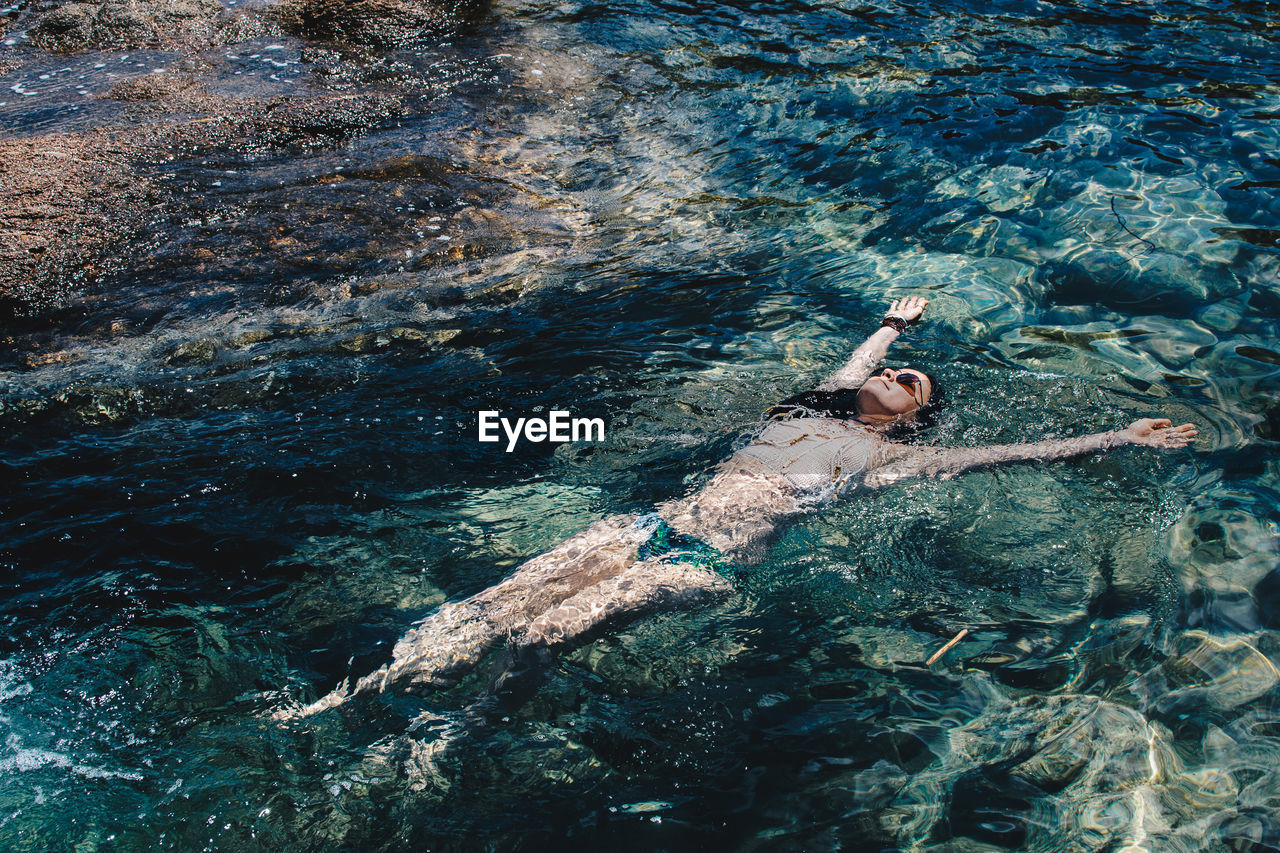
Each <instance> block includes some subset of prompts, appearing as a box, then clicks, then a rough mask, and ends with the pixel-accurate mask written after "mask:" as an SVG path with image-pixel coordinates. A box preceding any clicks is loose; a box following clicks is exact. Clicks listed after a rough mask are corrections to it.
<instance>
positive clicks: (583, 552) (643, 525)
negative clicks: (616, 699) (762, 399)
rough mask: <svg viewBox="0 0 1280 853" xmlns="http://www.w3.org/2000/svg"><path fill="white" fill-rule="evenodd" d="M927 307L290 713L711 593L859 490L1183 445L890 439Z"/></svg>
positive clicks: (923, 386)
mask: <svg viewBox="0 0 1280 853" xmlns="http://www.w3.org/2000/svg"><path fill="white" fill-rule="evenodd" d="M928 304H929V303H928V300H926V299H922V298H920V297H911V298H908V299H901V300H897V301H895V302H894V303H893V304H892V305H891V306H890V307H889V311H888V313H887V314H886V315H885V318H884V320H883V323H882V325H881V327H880V329H879V330H877V331H876V332H875V334H873V335H872V336H871V337H870V338H868V339H867V340H866V342H864V343H863V344H862V346H860V347H858V349H857V351H856V352H854V354H853V356H852V357H851V358H850V359H849V361H848V362H847V363H846V364H845V365H844V367H842V368H840V370H839V371H837V372H836V373H835V374H834V375H833V376H831V378H829V379H828V380H827V381H826V382H824V383H823V384H822V385H821V386H819V388H818V389H817V390H815V391H811V392H808V393H806V394H801V395H798V396H796V397H793V398H791V399H790V400H787V401H785V402H784V403H782V404H780V405H779V406H776V407H775V408H774V409H773V410H772V411H771V420H770V421H769V422H768V424H767V425H766V426H765V427H764V429H763V430H762V431H761V433H760V435H759V437H758V438H756V440H755V441H753V442H752V443H751V444H749V445H747V446H746V447H744V448H743V449H742V450H740V451H738V452H737V453H736V454H734V455H733V456H732V457H731V458H730V459H729V460H728V461H727V462H725V463H724V464H723V465H721V466H720V468H719V470H718V471H717V473H716V474H715V476H714V477H712V479H711V480H710V482H708V483H707V485H706V486H704V487H703V488H702V489H700V490H699V491H698V492H697V493H696V494H694V495H692V496H691V497H687V498H680V499H677V500H673V501H669V502H667V503H664V504H662V505H660V506H659V507H658V508H657V511H656V512H654V513H650V514H649V515H645V516H640V517H637V516H634V515H618V516H613V517H611V518H607V519H604V520H603V521H599V522H597V523H595V524H593V525H592V526H591V527H590V528H588V529H587V530H586V531H584V532H582V533H580V534H578V535H577V536H574V537H572V538H570V539H568V540H566V541H564V542H562V543H560V544H559V545H557V546H556V547H555V548H553V549H551V550H550V551H548V552H546V553H545V554H542V555H540V556H537V557H534V558H533V559H531V560H529V561H528V562H527V563H525V564H524V565H522V566H521V567H520V568H518V569H517V570H516V571H515V573H513V574H512V575H511V576H510V577H508V578H507V579H505V580H503V581H502V582H500V583H498V584H496V585H494V586H492V587H490V588H488V589H486V590H484V591H483V592H480V593H477V594H476V595H473V596H471V597H470V598H468V599H466V600H464V601H460V602H453V603H449V604H445V605H444V606H443V607H441V608H440V610H438V611H437V612H436V613H434V614H433V615H431V616H429V617H427V618H426V619H425V620H423V621H422V622H421V623H419V624H418V625H417V626H416V627H415V628H414V629H413V630H411V631H410V632H409V633H407V634H406V635H405V636H404V637H403V638H401V640H400V641H399V642H398V643H397V644H396V646H395V650H394V655H393V660H392V662H391V663H390V664H388V665H387V666H384V667H382V668H381V669H379V670H378V671H377V672H374V673H372V674H371V675H368V676H366V677H364V678H362V679H360V680H359V681H358V682H357V683H356V685H355V687H354V688H349V687H348V686H347V685H345V684H344V685H343V686H341V687H339V688H338V689H337V690H335V691H334V692H332V693H330V694H329V695H328V696H325V697H324V698H322V699H320V700H319V701H317V702H315V703H313V704H312V705H309V706H307V707H306V708H305V709H303V711H302V713H303V714H309V713H315V712H317V711H320V710H323V709H325V708H330V707H333V706H335V705H338V704H340V703H341V702H342V701H343V700H345V699H346V698H347V697H349V696H351V695H353V694H355V693H360V692H365V691H371V690H373V691H382V690H385V689H387V688H388V687H396V688H401V689H406V690H417V691H422V690H429V689H432V688H436V687H442V686H448V685H449V684H452V683H453V682H455V681H456V680H457V679H458V678H459V677H461V676H462V675H464V674H465V673H466V672H468V671H469V670H470V669H471V668H472V667H474V666H475V664H476V663H478V662H479V660H480V659H481V657H483V655H484V654H485V653H486V652H487V651H488V650H489V649H491V648H492V647H493V646H494V644H495V643H497V641H498V640H509V641H510V642H512V643H513V644H515V646H516V647H517V648H518V649H523V650H525V651H529V650H533V651H537V652H544V651H545V650H548V649H551V648H554V647H556V646H560V645H563V644H566V643H569V642H571V641H573V640H575V639H578V638H581V637H583V636H584V635H585V634H586V633H587V632H589V631H591V630H592V629H594V628H597V627H599V626H601V625H602V624H604V623H605V622H607V621H609V620H610V619H614V618H616V617H620V616H623V615H636V614H639V613H641V612H644V611H647V610H653V609H656V608H663V607H686V606H691V605H695V604H698V603H700V602H703V601H705V600H707V599H709V598H711V597H713V596H715V595H719V594H723V593H725V592H727V591H728V590H730V589H731V588H732V585H731V584H730V582H729V581H728V580H726V579H725V578H724V577H723V576H721V575H720V574H718V573H717V572H716V568H717V567H723V566H724V565H726V564H729V563H732V564H739V565H740V564H743V563H747V562H751V561H752V560H753V559H754V558H755V557H756V556H757V555H758V554H759V553H760V551H761V549H762V546H763V544H764V543H765V542H766V541H767V540H768V539H769V538H770V537H771V536H772V535H773V533H774V532H775V531H777V530H778V528H779V526H780V525H782V524H783V523H784V522H786V521H787V520H788V519H789V518H792V517H794V516H796V515H798V514H800V513H803V512H805V511H807V510H811V509H813V508H814V507H816V506H818V505H819V504H821V503H822V502H823V501H825V500H827V499H829V498H831V497H833V496H835V495H838V494H841V493H844V492H847V491H849V490H851V489H853V488H856V487H858V486H862V487H866V488H881V487H884V486H887V485H890V484H892V483H896V482H898V481H900V480H904V479H907V478H910V477H916V476H920V475H931V476H938V477H942V478H948V477H953V476H955V475H957V474H961V473H963V472H965V471H969V470H972V469H974V468H979V467H985V466H991V465H998V464H1003V463H1009V462H1021V461H1029V460H1037V461H1045V460H1052V459H1063V458H1066V457H1070V456H1077V455H1080V454H1083V453H1090V452H1093V451H1099V450H1109V449H1111V448H1113V447H1119V446H1121V445H1125V444H1144V445H1147V446H1150V447H1160V448H1178V447H1185V446H1186V445H1188V444H1189V443H1190V442H1191V441H1192V440H1193V439H1194V438H1195V436H1196V429H1195V427H1193V426H1192V425H1191V424H1182V425H1181V426H1176V427H1175V426H1171V425H1170V422H1169V421H1168V420H1164V419H1151V418H1144V419H1142V420H1138V421H1135V422H1134V423H1133V424H1131V425H1130V426H1129V427H1128V428H1127V429H1124V430H1118V431H1111V432H1103V433H1097V434H1094V435H1087V436H1082V437H1080V438H1069V439H1055V440H1048V441H1040V442H1036V443H1034V444H1013V445H1003V446H991V447H977V448H941V447H930V446H916V445H908V444H900V443H895V442H893V441H891V440H888V439H887V437H886V433H888V432H889V431H890V430H892V429H895V428H897V427H900V426H901V425H903V424H906V423H909V422H911V421H912V420H914V419H916V418H917V417H918V416H920V415H921V414H922V413H924V412H926V411H927V410H928V409H931V408H933V407H934V406H935V405H936V403H937V402H938V400H939V397H940V394H941V389H940V388H939V387H938V386H937V383H936V382H935V381H934V380H933V379H932V378H931V377H930V376H928V375H927V374H925V373H923V372H921V371H918V370H913V369H910V368H904V369H902V370H892V369H888V368H886V369H885V370H883V371H882V372H880V373H879V374H878V375H875V376H872V375H871V374H872V371H873V370H874V369H875V367H876V365H877V364H878V363H879V362H880V360H881V359H883V358H884V356H885V353H886V352H887V351H888V349H889V345H890V344H892V343H893V342H894V340H896V339H897V338H898V336H899V335H901V334H902V333H903V332H904V331H905V330H906V326H907V324H908V323H909V322H913V321H915V320H917V319H918V318H919V317H920V316H921V314H922V313H923V312H924V309H925V306H926V305H928ZM287 716H289V715H288V714H287Z"/></svg>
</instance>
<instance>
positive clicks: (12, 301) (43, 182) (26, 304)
mask: <svg viewBox="0 0 1280 853" xmlns="http://www.w3.org/2000/svg"><path fill="white" fill-rule="evenodd" d="M134 145H135V144H134V143H130V142H129V141H127V140H125V139H123V138H122V136H120V135H117V134H113V133H110V132H89V133H77V134H63V135H55V136H34V137H27V138H23V139H6V140H0V222H3V224H2V225H0V315H3V314H9V315H14V314H31V313H36V312H40V311H47V310H51V309H58V308H61V307H62V306H64V305H65V304H66V303H67V302H68V301H69V300H70V298H71V297H72V296H73V295H74V294H75V293H77V292H78V291H79V290H80V289H81V288H82V287H83V286H84V285H85V284H87V283H88V282H90V281H93V280H94V279H96V278H97V277H99V276H101V275H102V274H104V273H105V272H108V271H109V270H110V269H111V268H112V266H113V264H114V262H118V261H119V260H121V259H122V257H123V253H121V252H120V251H119V246H121V245H124V244H127V242H128V238H129V236H130V235H132V234H133V233H134V232H135V231H136V230H137V228H138V227H139V226H140V225H141V223H142V222H143V221H144V218H145V215H146V213H147V210H148V208H149V207H150V206H151V205H153V204H155V203H156V202H157V201H158V200H159V198H160V193H159V192H158V190H157V189H156V187H155V186H154V185H153V184H152V183H151V182H150V181H149V180H148V179H146V178H144V177H142V176H140V175H138V174H137V173H136V172H135V171H134V169H133V163H134V160H135V154H134V150H135V148H134Z"/></svg>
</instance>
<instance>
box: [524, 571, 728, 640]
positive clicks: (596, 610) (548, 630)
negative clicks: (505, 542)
mask: <svg viewBox="0 0 1280 853" xmlns="http://www.w3.org/2000/svg"><path fill="white" fill-rule="evenodd" d="M732 590H733V584H732V583H730V582H729V581H728V580H727V579H726V578H724V577H721V576H720V575H718V574H716V573H715V572H713V571H711V570H709V569H704V568H701V567H699V566H694V565H691V564H689V563H670V562H665V561H662V560H644V561H642V562H638V563H632V564H631V566H629V567H628V568H627V569H626V570H625V571H623V572H621V573H620V574H617V575H613V576H611V577H608V578H605V579H604V580H602V581H600V582H599V583H597V584H595V585H593V586H590V587H588V588H586V589H584V590H582V591H581V592H579V593H578V594H577V595H574V596H572V597H570V598H567V599H565V600H564V601H563V602H561V603H560V604H558V605H556V606H555V607H553V608H551V609H550V610H548V611H547V612H546V613H543V614H542V615H541V616H539V617H538V618H536V619H534V620H533V621H532V622H531V623H530V624H529V628H528V630H527V631H526V632H525V633H524V635H523V636H522V637H519V638H517V641H518V642H519V643H521V644H525V645H530V646H541V647H547V648H554V647H556V646H561V645H566V644H569V643H573V642H575V641H579V640H581V639H583V638H584V637H585V635H586V634H588V633H589V632H591V631H593V630H595V629H597V628H599V627H602V626H603V625H605V624H606V623H609V622H614V621H616V620H619V619H623V618H634V617H637V616H641V615H643V614H645V613H647V612H651V611H654V610H670V609H674V608H684V607H696V606H698V605H700V604H703V603H705V602H706V601H708V600H710V599H712V598H714V597H716V596H719V595H724V594H726V593H729V592H731V591H732Z"/></svg>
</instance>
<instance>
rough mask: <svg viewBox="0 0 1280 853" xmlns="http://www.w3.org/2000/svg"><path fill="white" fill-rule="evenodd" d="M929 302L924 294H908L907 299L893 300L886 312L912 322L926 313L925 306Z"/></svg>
mask: <svg viewBox="0 0 1280 853" xmlns="http://www.w3.org/2000/svg"><path fill="white" fill-rule="evenodd" d="M928 304H929V300H928V299H925V298H924V297H923V296H908V297H907V298H906V299H895V300H893V304H892V305H890V306H889V310H888V311H886V312H885V313H886V314H887V315H889V316H890V317H901V318H902V319H903V320H906V321H907V322H908V323H910V322H912V321H913V320H915V319H917V318H919V316H920V315H921V314H923V313H924V307H925V306H926V305H928Z"/></svg>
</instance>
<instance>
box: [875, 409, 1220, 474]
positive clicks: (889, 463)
mask: <svg viewBox="0 0 1280 853" xmlns="http://www.w3.org/2000/svg"><path fill="white" fill-rule="evenodd" d="M1171 424H1172V422H1171V421H1169V420H1168V419H1166V418H1143V419H1142V420H1138V421H1134V422H1133V423H1132V424H1131V425H1130V426H1129V427H1128V428H1127V429H1122V430H1111V431H1109V432H1099V433H1094V434H1093V435H1084V436H1080V437H1079V438H1057V439H1049V440H1046V441H1037V442H1035V443H1032V444H1004V445H989V446H986V447H914V446H911V445H905V444H886V445H883V446H882V449H881V453H880V459H879V461H878V462H877V463H875V464H874V465H873V467H872V468H871V469H870V470H869V471H868V472H867V475H866V478H865V479H864V480H863V483H864V485H867V486H870V487H871V488H883V487H885V486H891V485H893V484H894V483H897V482H900V481H902V480H906V479H909V478H911V477H921V476H925V477H940V478H942V479H949V478H951V477H954V476H956V475H958V474H963V473H964V472H966V471H972V470H974V469H976V468H989V467H992V466H995V465H1007V464H1009V463H1012V462H1048V461H1050V460H1053V459H1066V458H1068V457H1071V456H1080V455H1082V454H1085V453H1093V452H1096V451H1099V450H1109V449H1111V448H1113V447H1120V446H1123V445H1126V444H1142V445H1146V446H1148V447H1161V448H1167V449H1172V448H1177V447H1186V446H1187V445H1188V444H1190V443H1191V442H1192V440H1194V439H1195V437H1196V434H1197V433H1196V428H1195V427H1194V426H1192V425H1191V424H1181V425H1180V426H1172V425H1171Z"/></svg>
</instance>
